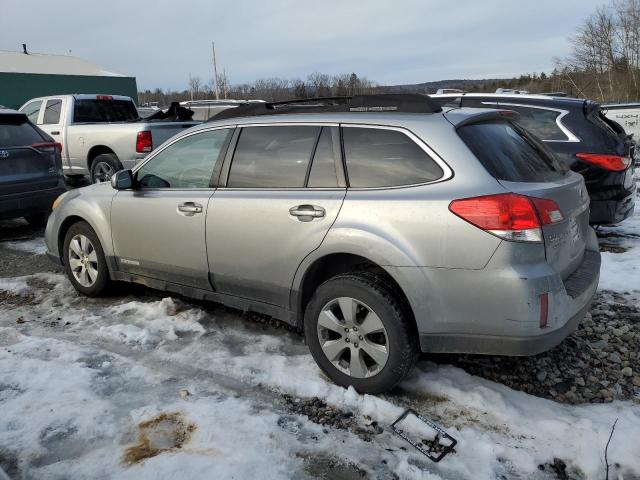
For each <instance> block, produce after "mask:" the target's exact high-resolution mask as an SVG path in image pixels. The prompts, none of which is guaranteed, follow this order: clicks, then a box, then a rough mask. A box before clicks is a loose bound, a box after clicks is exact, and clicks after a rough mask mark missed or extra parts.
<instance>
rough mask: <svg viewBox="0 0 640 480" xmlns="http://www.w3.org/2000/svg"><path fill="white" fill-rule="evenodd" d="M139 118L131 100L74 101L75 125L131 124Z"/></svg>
mask: <svg viewBox="0 0 640 480" xmlns="http://www.w3.org/2000/svg"><path fill="white" fill-rule="evenodd" d="M138 117H139V115H138V110H136V106H135V105H134V103H133V102H132V101H131V100H76V103H75V106H74V109H73V121H74V122H75V123H106V122H133V121H135V120H137V119H138Z"/></svg>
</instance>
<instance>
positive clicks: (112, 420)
mask: <svg viewBox="0 0 640 480" xmlns="http://www.w3.org/2000/svg"><path fill="white" fill-rule="evenodd" d="M600 233H601V235H603V234H604V237H605V239H606V241H607V242H609V243H612V244H614V245H615V246H617V247H620V250H623V249H626V250H624V251H620V253H605V254H604V255H603V268H602V275H601V289H608V290H614V291H616V292H618V294H619V295H623V296H625V298H627V300H628V301H629V302H638V296H637V295H635V294H633V293H631V294H625V293H624V292H632V291H633V290H636V289H640V281H638V275H640V273H638V272H639V269H640V255H638V253H640V214H636V216H635V217H634V218H632V219H629V220H628V221H627V222H624V223H622V224H621V225H620V226H618V227H612V228H608V229H601V232H600ZM601 241H602V237H601ZM5 245H6V243H5ZM10 248H13V247H10ZM0 302H1V304H0V305H1V307H0V465H3V466H4V467H5V469H6V470H8V473H10V474H12V475H13V476H14V477H15V478H25V479H45V480H46V479H63V478H64V479H67V478H71V479H76V478H79V479H92V480H97V479H110V478H117V479H140V480H147V479H173V478H190V479H200V478H203V479H208V478H238V479H244V478H270V479H271V478H274V479H278V478H306V477H316V476H320V475H325V474H327V472H328V471H329V470H332V471H333V472H334V474H335V475H336V476H337V475H338V474H340V475H342V477H340V478H359V477H358V475H357V472H356V471H355V470H353V469H350V468H349V467H348V465H349V464H353V465H357V466H358V468H359V469H361V470H363V471H364V472H366V473H367V474H368V475H369V476H371V477H373V478H381V479H386V478H389V479H390V478H398V477H399V478H402V479H405V478H407V479H423V478H427V479H493V478H499V477H502V478H514V477H518V478H531V479H536V478H540V479H542V478H556V477H555V474H554V473H553V472H552V471H551V469H550V468H549V467H548V466H547V467H546V468H545V469H544V470H540V469H539V465H541V464H549V463H552V462H553V461H554V458H559V459H561V460H562V461H564V462H566V464H567V472H568V473H569V474H570V475H574V476H575V478H589V479H590V478H594V479H595V478H598V479H600V478H604V476H605V473H604V472H605V464H604V448H605V445H606V442H607V439H608V437H609V434H610V432H611V428H612V425H613V423H614V422H615V421H616V419H617V420H618V423H617V426H616V429H615V433H614V435H613V438H612V441H611V445H610V447H609V463H610V464H611V465H612V467H611V472H610V475H611V476H610V478H620V479H629V478H638V476H640V444H639V443H638V432H640V403H639V402H638V401H635V402H634V401H625V402H621V401H616V402H613V403H609V404H593V405H578V406H570V405H564V404H559V403H556V402H553V401H550V400H546V399H541V398H537V397H534V396H531V395H528V394H525V393H522V392H517V391H514V390H511V389H509V388H508V387H506V386H504V385H501V384H498V383H494V382H491V381H489V380H485V379H482V378H479V377H475V376H472V375H469V374H467V373H466V372H464V371H463V370H461V369H459V368H455V367H452V366H449V365H436V364H434V363H431V362H427V361H423V362H421V363H420V364H419V366H418V368H417V369H416V371H415V372H414V373H413V375H412V376H411V377H410V378H409V379H407V380H406V381H405V382H404V383H403V384H402V385H401V387H400V388H399V389H397V391H395V392H393V393H390V394H386V395H381V396H370V395H360V394H358V393H357V392H355V391H354V390H353V389H343V388H340V387H337V386H336V385H333V384H332V383H331V382H329V381H328V380H327V379H326V378H325V377H324V376H323V375H322V374H321V372H320V371H319V369H318V368H317V367H316V365H315V363H314V362H313V360H312V358H311V356H310V355H309V353H308V350H307V348H306V346H305V345H304V344H303V342H302V338H301V336H299V335H298V334H296V333H292V332H289V331H286V330H283V329H276V328H269V327H268V326H264V325H262V324H256V323H255V322H252V321H251V320H250V319H249V318H248V317H247V316H243V315H241V314H239V313H235V312H233V311H230V310H227V309H224V308H222V307H218V306H214V305H207V306H200V305H199V304H196V303H191V302H187V301H184V300H178V299H175V298H171V297H168V296H166V295H163V294H161V293H158V292H153V291H151V290H145V289H141V288H137V287H131V288H130V289H128V290H127V293H122V294H120V295H114V296H112V297H107V298H101V299H89V298H85V297H80V296H79V295H77V294H76V292H75V291H74V290H73V288H72V287H71V285H70V283H69V282H68V281H67V280H66V278H65V277H64V276H63V275H60V274H46V273H41V274H36V275H30V276H24V277H17V278H3V279H0ZM283 394H289V395H293V396H295V397H319V398H320V399H323V400H324V401H325V402H327V403H328V404H329V405H332V406H334V407H336V408H339V409H340V410H343V411H348V412H352V413H353V414H354V415H355V418H357V419H358V421H359V422H365V421H377V422H378V423H379V424H380V425H381V426H382V427H383V429H384V432H383V433H382V434H380V435H374V436H372V438H371V440H370V441H365V440H366V439H364V438H362V437H360V436H358V435H355V434H353V433H351V432H348V431H343V430H338V429H334V428H327V427H322V426H320V425H318V424H316V423H313V422H312V421H310V420H309V419H308V418H307V417H305V416H301V415H296V414H292V413H291V412H290V411H289V410H287V407H286V405H285V403H284V402H283V401H282V398H283V397H282V395H283ZM405 408H413V409H415V410H416V411H418V412H419V413H420V414H422V415H424V416H427V417H430V418H432V419H434V420H435V421H436V422H438V423H439V424H440V425H442V426H443V427H444V428H445V429H447V431H448V432H449V433H450V434H451V435H452V436H454V437H455V438H456V439H457V440H458V442H459V443H458V445H457V446H456V452H455V453H453V454H451V455H449V456H447V457H446V458H445V459H444V460H443V461H441V462H440V463H438V464H434V463H432V462H430V461H428V460H427V459H426V458H425V457H423V456H422V455H421V454H419V453H418V452H417V451H415V450H414V449H413V448H412V447H411V446H410V445H408V444H406V443H405V442H404V441H403V440H402V439H400V438H398V437H397V436H395V435H393V434H392V433H390V427H389V425H390V424H391V422H393V420H394V419H395V418H397V417H398V416H399V415H400V414H401V413H402V412H403V411H404V409H405ZM150 452H152V453H157V454H156V455H151V454H150ZM354 472H356V474H355V476H353V475H354ZM349 475H351V476H349ZM394 475H397V477H394ZM325 478H326V477H325Z"/></svg>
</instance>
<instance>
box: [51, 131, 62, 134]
mask: <svg viewBox="0 0 640 480" xmlns="http://www.w3.org/2000/svg"><path fill="white" fill-rule="evenodd" d="M51 135H60V132H59V131H57V130H55V131H53V132H51Z"/></svg>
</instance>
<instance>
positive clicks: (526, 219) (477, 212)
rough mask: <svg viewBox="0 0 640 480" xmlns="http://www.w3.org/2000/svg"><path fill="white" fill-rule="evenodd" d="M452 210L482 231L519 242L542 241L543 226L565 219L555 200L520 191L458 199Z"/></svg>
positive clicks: (452, 204)
mask: <svg viewBox="0 0 640 480" xmlns="http://www.w3.org/2000/svg"><path fill="white" fill-rule="evenodd" d="M449 210H450V211H451V212H452V213H454V214H455V215H457V216H458V217H460V218H462V219H463V220H466V221H467V222H469V223H471V224H473V225H475V226H476V227H478V228H481V229H482V230H485V231H487V232H489V233H492V234H493V235H496V236H498V237H500V238H503V239H505V240H512V241H519V242H542V230H541V227H542V225H548V224H552V223H557V222H560V221H562V220H563V219H564V217H563V216H562V211H561V210H560V207H558V204H557V203H556V202H554V201H553V200H549V199H546V198H534V197H527V196H525V195H518V194H516V193H500V194H497V195H485V196H482V197H473V198H463V199H460V200H454V201H453V202H451V203H450V204H449Z"/></svg>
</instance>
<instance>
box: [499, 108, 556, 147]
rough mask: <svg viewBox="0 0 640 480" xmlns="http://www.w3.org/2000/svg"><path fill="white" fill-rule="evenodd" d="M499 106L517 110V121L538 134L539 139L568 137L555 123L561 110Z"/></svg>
mask: <svg viewBox="0 0 640 480" xmlns="http://www.w3.org/2000/svg"><path fill="white" fill-rule="evenodd" d="M499 107H500V108H504V109H506V110H513V111H515V112H518V113H519V114H520V118H519V119H518V121H517V123H518V124H519V125H522V126H523V127H524V128H526V129H527V130H529V131H530V132H531V133H533V134H534V135H536V136H538V137H539V138H540V139H541V140H568V137H567V136H566V135H565V133H564V132H563V131H562V130H561V129H560V127H559V126H558V123H557V119H558V117H559V116H560V114H561V112H556V111H554V110H544V109H542V108H529V107H514V106H511V105H503V104H500V105H499Z"/></svg>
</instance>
